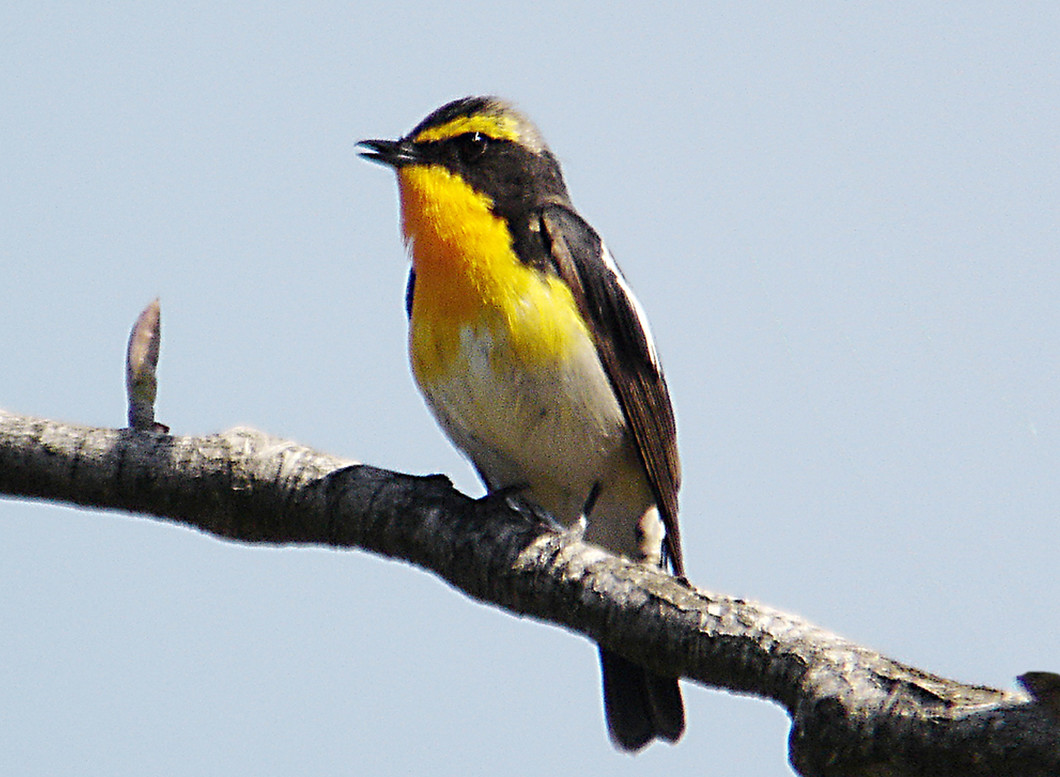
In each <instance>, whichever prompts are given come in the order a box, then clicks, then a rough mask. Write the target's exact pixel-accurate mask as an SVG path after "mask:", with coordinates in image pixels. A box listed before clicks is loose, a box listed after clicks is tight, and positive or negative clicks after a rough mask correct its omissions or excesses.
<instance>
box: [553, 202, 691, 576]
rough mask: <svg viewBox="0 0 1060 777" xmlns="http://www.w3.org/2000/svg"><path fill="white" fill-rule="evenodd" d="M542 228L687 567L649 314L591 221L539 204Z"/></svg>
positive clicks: (676, 556)
mask: <svg viewBox="0 0 1060 777" xmlns="http://www.w3.org/2000/svg"><path fill="white" fill-rule="evenodd" d="M539 218H540V229H541V237H542V238H543V241H544V244H545V248H546V252H547V254H548V258H549V260H550V262H551V265H552V268H551V269H553V270H554V271H555V272H556V273H557V274H558V275H559V277H560V278H561V279H562V280H563V281H564V282H565V283H566V284H567V285H568V286H569V287H570V288H571V290H572V291H573V292H574V299H575V301H576V302H577V304H578V308H579V310H580V311H581V314H582V316H584V318H585V320H586V321H588V322H590V325H591V326H590V328H591V330H592V333H593V338H594V340H595V341H596V352H597V354H598V355H599V356H600V362H601V363H602V364H603V366H604V370H605V371H606V372H607V376H608V378H610V380H611V387H612V388H613V389H614V391H615V394H616V395H617V396H618V402H619V404H620V405H621V406H622V410H623V412H624V413H625V415H626V420H627V422H628V423H629V428H630V430H631V431H632V433H633V439H634V441H635V443H636V447H637V453H638V454H640V459H641V461H642V462H643V464H644V469H645V471H646V472H647V473H648V482H649V483H650V484H651V488H652V491H653V492H654V493H655V499H656V504H657V506H658V508H659V514H660V515H661V517H662V520H663V525H664V526H665V527H666V545H665V549H666V553H665V555H666V556H667V557H668V558H669V560H670V564H671V565H672V567H673V571H674V574H676V575H678V576H683V575H684V559H683V558H682V555H681V534H680V531H679V529H678V526H677V491H678V488H679V487H680V485H681V464H680V461H679V460H678V458H677V427H676V425H675V423H674V411H673V407H672V406H671V404H670V392H669V391H668V390H667V388H666V380H665V379H664V378H663V374H662V369H661V368H660V367H659V362H658V359H657V357H656V355H655V347H654V345H653V344H652V342H651V335H650V333H649V331H648V324H647V321H646V320H645V319H644V317H643V313H642V312H641V310H640V306H639V305H638V304H637V302H636V300H635V299H634V297H633V294H632V292H631V291H630V289H629V287H628V286H627V284H626V282H625V280H624V279H623V278H622V274H621V272H620V271H619V269H618V267H617V266H616V265H615V263H614V261H613V260H612V259H611V256H610V254H609V253H608V252H607V249H606V248H605V247H604V245H603V242H602V241H601V240H600V236H599V235H597V234H596V232H595V231H594V230H593V228H592V227H590V226H589V225H588V224H587V223H585V221H584V220H583V219H582V218H581V216H579V215H578V214H577V213H575V212H574V211H573V210H571V209H570V208H569V207H567V206H566V205H564V204H554V205H546V206H545V207H543V208H542V209H541V211H540V216H539Z"/></svg>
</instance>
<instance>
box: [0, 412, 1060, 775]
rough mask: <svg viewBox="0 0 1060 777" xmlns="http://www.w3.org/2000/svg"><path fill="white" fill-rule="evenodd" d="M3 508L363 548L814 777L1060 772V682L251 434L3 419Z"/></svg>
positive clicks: (443, 482)
mask: <svg viewBox="0 0 1060 777" xmlns="http://www.w3.org/2000/svg"><path fill="white" fill-rule="evenodd" d="M0 493H5V494H9V495H12V496H19V497H31V498H40V499H48V500H52V501H60V502H68V503H73V504H78V505H83V506H86V507H95V508H101V509H112V510H126V511H130V512H136V513H142V514H145V515H151V516H154V517H156V518H160V519H162V520H166V521H172V522H176V523H182V524H186V525H188V526H193V527H196V528H198V529H200V530H202V531H206V532H210V533H213V534H216V535H218V536H221V537H225V538H229V539H233V540H239V541H242V542H263V543H282V544H303V543H311V544H321V545H330V546H334V547H343V548H352V547H358V548H362V549H364V550H368V551H371V552H374V553H379V554H382V555H385V556H389V557H392V558H400V559H404V560H406V561H409V562H411V563H414V564H416V565H418V566H421V567H424V568H426V569H430V570H432V571H433V572H435V573H436V574H438V575H439V576H440V577H442V578H443V579H445V580H446V581H448V582H449V583H451V584H452V585H454V586H455V587H457V588H459V589H461V590H462V591H464V592H465V593H467V594H468V595H469V596H472V597H474V598H476V599H480V600H482V601H485V602H489V603H492V604H497V605H500V606H502V607H505V608H507V609H509V610H511V611H513V612H516V613H519V614H523V615H529V616H532V617H535V618H538V619H541V620H544V621H549V622H552V623H556V624H559V625H561V626H564V627H566V628H568V629H570V630H572V631H576V632H578V633H581V634H585V635H587V636H589V637H590V638H592V639H594V640H596V641H598V642H600V643H602V644H604V645H606V646H607V647H609V648H611V649H613V650H616V651H618V652H620V653H622V654H624V655H626V656H627V657H629V658H631V659H634V660H636V661H639V662H641V663H644V664H645V665H648V666H650V667H651V668H653V669H655V670H656V671H658V672H661V673H664V674H672V675H680V676H683V677H686V678H689V679H691V680H695V681H697V682H699V683H702V684H703V685H707V686H710V687H716V688H723V689H726V690H729V691H734V692H737V693H746V694H754V695H757V696H761V697H763V698H767V699H772V700H774V701H776V702H777V703H779V704H781V705H783V706H784V707H785V708H786V709H787V710H788V713H789V715H790V716H791V718H792V721H793V722H792V731H791V737H790V747H791V753H790V757H791V761H792V764H793V765H794V766H795V768H796V769H797V770H798V771H799V773H800V774H803V775H866V776H868V775H873V776H875V777H883V776H886V775H894V776H898V775H902V776H905V775H910V776H911V775H925V776H926V775H932V776H933V777H943V776H945V775H961V776H962V777H972V776H974V775H991V776H992V777H998V776H999V775H1020V777H1035V776H1038V775H1040V776H1041V777H1045V776H1047V775H1051V776H1052V777H1056V775H1058V774H1060V723H1058V722H1057V719H1056V717H1055V715H1056V713H1055V710H1056V694H1055V683H1054V680H1055V676H1052V675H1048V674H1047V673H1029V674H1027V675H1025V676H1024V677H1025V678H1030V679H1029V680H1027V682H1028V683H1029V685H1028V687H1029V688H1031V689H1032V691H1033V692H1032V693H1031V694H1026V693H1022V692H1017V691H1001V690H995V689H991V688H984V687H979V686H972V685H964V684H961V683H957V682H954V681H951V680H946V679H943V678H940V677H936V676H934V675H930V674H927V673H925V672H921V671H919V670H917V669H914V668H912V667H909V666H906V665H903V664H900V663H898V662H896V661H892V660H890V659H888V658H885V657H883V656H881V655H879V654H878V653H876V652H874V651H871V650H868V649H867V648H863V647H859V646H858V645H855V644H853V643H851V642H849V641H847V640H845V639H843V638H841V637H838V636H836V635H834V634H831V633H829V632H827V631H824V630H823V629H820V628H818V627H816V626H814V625H812V624H810V623H808V622H806V621H805V620H803V619H801V618H799V617H797V616H794V615H790V614H787V613H783V612H780V611H777V610H774V609H771V608H769V607H766V606H764V605H761V604H757V603H755V602H749V601H745V600H741V599H736V598H732V597H728V596H724V595H720V594H714V593H711V592H708V591H704V590H701V589H694V588H690V587H688V586H685V585H683V584H682V583H681V582H679V581H678V580H675V579H674V578H672V577H670V576H668V575H666V574H665V573H663V572H661V571H659V570H655V569H650V568H648V567H645V566H640V565H636V564H631V563H629V562H627V561H624V560H622V559H620V558H616V557H614V556H611V555H609V554H607V553H605V552H603V551H601V550H600V549H598V548H595V547H593V546H590V545H586V544H584V543H582V542H581V541H580V539H579V538H578V537H577V536H574V535H572V534H571V533H557V532H556V531H554V530H552V529H550V528H549V527H547V526H543V525H541V524H540V522H538V521H537V520H535V519H534V518H533V517H531V516H525V515H522V514H520V513H518V512H515V511H513V510H512V509H511V508H510V507H509V506H508V505H507V504H506V503H505V502H504V501H503V500H500V499H485V500H478V501H476V500H472V499H470V498H468V497H466V496H463V495H462V494H460V493H458V492H456V491H455V490H454V489H453V488H452V486H451V485H450V483H449V481H448V480H447V479H446V478H443V477H439V476H433V477H413V476H409V475H401V474H397V473H393V472H387V471H384V470H380V469H376V468H373V467H370V466H366V465H360V464H357V463H355V462H352V461H348V460H343V459H339V458H335V457H333V456H328V455H325V454H321V453H317V452H315V451H312V450H310V449H308V448H305V447H302V446H300V445H297V444H295V443H292V442H288V441H284V440H279V439H275V438H271V437H268V436H266V435H264V434H262V433H260V432H256V431H253V430H249V429H235V430H232V431H229V432H226V433H223V434H219V435H211V436H208V437H171V436H168V435H164V434H160V433H157V432H141V431H135V430H131V429H125V430H108V429H93V428H86V427H79V426H72V425H66V424H60V423H57V422H53V421H45V420H40V419H33V418H26V417H22V416H16V415H11V414H7V413H3V412H0Z"/></svg>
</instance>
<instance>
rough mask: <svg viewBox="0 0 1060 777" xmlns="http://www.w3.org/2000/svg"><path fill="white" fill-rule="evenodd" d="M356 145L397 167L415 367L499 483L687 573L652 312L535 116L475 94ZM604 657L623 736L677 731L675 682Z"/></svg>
mask: <svg viewBox="0 0 1060 777" xmlns="http://www.w3.org/2000/svg"><path fill="white" fill-rule="evenodd" d="M360 145H361V146H363V147H364V148H366V149H367V151H365V152H363V153H362V156H364V157H366V158H368V159H370V160H372V161H374V162H380V163H382V164H384V165H388V166H390V167H392V168H393V169H394V170H395V171H396V173H397V178H398V189H399V193H400V198H401V217H402V229H403V232H404V236H405V243H406V244H407V246H408V249H409V251H410V253H411V255H412V271H411V273H410V274H409V282H408V289H407V294H406V307H407V312H408V316H409V357H410V360H411V362H412V371H413V374H414V375H415V379H416V382H417V384H418V385H419V388H420V391H422V392H423V396H424V398H425V399H426V401H427V404H428V405H429V406H430V409H431V411H432V412H433V413H434V416H435V418H437V420H438V423H439V424H441V426H442V428H443V429H444V430H445V433H446V434H447V435H448V436H449V438H450V439H451V440H452V441H453V443H454V444H455V445H456V446H457V447H458V448H459V449H460V450H461V451H463V452H464V453H465V454H466V455H467V456H468V457H469V458H470V459H471V461H472V462H473V463H474V465H475V468H476V469H477V470H478V472H479V475H480V476H481V477H482V479H483V481H485V484H486V487H487V489H489V491H491V492H494V491H498V490H505V491H508V492H510V493H512V494H513V495H514V498H516V499H518V500H522V501H524V503H526V504H528V505H529V506H531V507H532V508H535V509H537V510H543V511H544V512H545V513H547V514H548V515H550V516H551V517H553V518H554V519H556V520H557V521H559V522H560V523H562V524H564V525H571V524H572V523H574V522H576V521H578V520H579V519H581V518H583V517H584V518H585V520H586V531H585V539H586V540H587V541H588V542H592V543H595V544H597V545H599V546H602V547H604V548H606V549H607V550H609V551H612V552H614V553H619V554H622V555H624V556H626V557H627V558H630V559H634V560H637V561H643V562H645V563H649V564H655V565H664V564H666V563H669V565H670V567H671V569H672V570H673V572H674V573H675V574H677V575H683V574H684V564H683V561H682V558H681V545H680V536H679V533H678V526H677V491H678V486H679V484H680V464H679V462H678V457H677V443H676V430H675V425H674V415H673V409H672V407H671V404H670V395H669V392H668V390H667V388H666V381H665V380H664V378H663V374H662V369H661V368H660V366H659V359H658V356H657V354H656V352H655V346H654V344H653V342H652V337H651V333H650V331H649V329H648V322H647V320H646V319H645V317H644V312H643V311H642V310H641V307H640V305H639V304H638V303H637V301H636V299H635V298H634V297H633V293H632V292H631V291H630V289H629V286H628V285H627V284H626V281H625V280H624V279H623V277H622V274H621V272H620V271H619V269H618V267H617V266H616V265H615V262H614V260H613V259H612V258H611V254H610V253H609V252H608V250H607V248H606V247H604V244H603V242H602V241H601V240H600V237H599V236H598V235H597V234H596V232H595V231H594V230H593V228H592V227H591V226H589V224H587V223H586V222H585V220H584V219H582V217H581V216H579V215H578V213H577V212H576V211H575V210H574V207H573V206H572V205H571V201H570V197H569V196H568V194H567V187H566V185H565V184H564V182H563V174H562V172H561V170H560V165H559V162H558V161H557V160H556V157H555V156H553V155H552V152H551V151H549V149H548V147H547V146H546V145H545V142H544V140H542V137H541V134H540V132H538V130H537V128H536V127H535V126H534V125H533V124H532V123H531V122H530V121H529V120H528V119H527V118H526V117H525V116H524V115H522V114H521V113H519V112H518V111H516V110H515V109H514V108H513V107H512V106H511V105H510V104H509V103H507V102H504V101H503V100H500V99H498V98H496V97H468V98H465V99H462V100H456V101H454V102H451V103H449V104H447V105H444V106H442V107H441V108H439V109H438V110H436V111H434V112H433V113H431V114H430V115H429V116H428V117H427V118H426V119H424V120H423V121H422V122H420V124H419V125H418V126H417V127H416V128H415V129H413V130H412V131H411V132H410V133H408V134H407V135H406V136H405V137H403V138H401V139H399V140H366V141H362V143H361V144H360ZM600 662H601V667H602V671H603V688H604V707H605V712H606V717H607V725H608V730H609V732H610V735H611V739H612V741H613V742H614V743H615V745H616V746H618V747H619V748H622V749H624V750H630V751H636V750H639V749H640V748H642V747H644V746H645V745H646V744H648V743H649V742H651V741H652V740H653V739H655V738H660V739H665V740H669V741H671V742H673V741H676V740H677V739H678V738H679V737H680V736H681V734H682V732H683V731H684V725H685V723H684V705H683V702H682V700H681V691H680V688H679V687H678V682H677V679H676V678H672V677H662V676H659V675H656V674H654V673H653V672H651V671H649V670H648V669H645V668H644V667H642V666H640V665H638V664H635V663H633V662H631V661H629V660H627V659H625V658H623V657H621V656H619V655H617V654H615V653H613V652H611V651H608V650H606V649H604V648H603V647H601V648H600Z"/></svg>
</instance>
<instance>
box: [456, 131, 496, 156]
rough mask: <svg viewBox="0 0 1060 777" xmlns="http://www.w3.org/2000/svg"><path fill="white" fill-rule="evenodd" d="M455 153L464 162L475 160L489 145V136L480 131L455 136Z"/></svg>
mask: <svg viewBox="0 0 1060 777" xmlns="http://www.w3.org/2000/svg"><path fill="white" fill-rule="evenodd" d="M456 141H457V143H456V148H457V153H459V154H460V158H461V159H462V160H463V161H464V162H468V163H471V162H477V161H478V160H479V159H481V158H482V156H483V155H484V154H485V153H486V149H487V148H488V147H489V144H490V139H489V136H487V135H483V134H482V133H481V132H465V133H464V134H463V135H459V136H457V138H456Z"/></svg>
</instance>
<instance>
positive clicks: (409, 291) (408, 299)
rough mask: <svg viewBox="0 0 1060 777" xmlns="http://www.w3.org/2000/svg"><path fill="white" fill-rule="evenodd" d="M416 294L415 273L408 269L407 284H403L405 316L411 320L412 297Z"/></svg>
mask: <svg viewBox="0 0 1060 777" xmlns="http://www.w3.org/2000/svg"><path fill="white" fill-rule="evenodd" d="M415 292H416V271H415V270H413V269H412V268H411V267H410V268H409V282H408V283H407V284H405V315H406V316H407V317H408V318H412V297H413V295H414V294H415Z"/></svg>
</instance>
